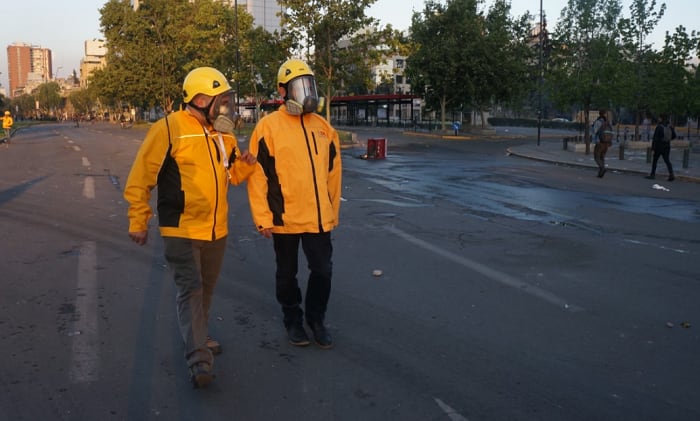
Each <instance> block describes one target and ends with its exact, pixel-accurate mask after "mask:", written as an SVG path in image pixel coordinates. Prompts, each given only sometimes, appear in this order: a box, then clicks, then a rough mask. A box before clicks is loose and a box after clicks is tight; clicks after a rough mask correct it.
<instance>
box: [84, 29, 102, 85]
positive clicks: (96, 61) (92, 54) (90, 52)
mask: <svg viewBox="0 0 700 421" xmlns="http://www.w3.org/2000/svg"><path fill="white" fill-rule="evenodd" d="M106 56H107V47H105V42H104V40H101V39H92V40H88V41H85V56H83V58H82V60H80V87H81V88H87V86H88V84H89V83H90V75H91V74H92V73H93V72H94V71H95V70H97V69H101V68H103V67H104V66H105V64H106V63H107V59H106Z"/></svg>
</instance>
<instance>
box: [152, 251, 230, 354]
mask: <svg viewBox="0 0 700 421" xmlns="http://www.w3.org/2000/svg"><path fill="white" fill-rule="evenodd" d="M163 243H164V246H165V259H166V260H167V261H168V263H169V264H170V267H171V268H172V270H173V272H174V279H175V287H176V288H177V297H176V304H177V317H178V323H179V325H180V334H181V335H182V340H183V341H184V343H185V359H186V360H187V366H188V367H192V366H193V365H194V364H197V363H199V362H206V363H209V365H210V367H213V362H214V356H213V355H212V353H211V351H209V349H208V348H207V335H208V334H209V308H210V307H211V299H212V295H213V293H214V286H216V281H217V280H218V278H219V273H220V271H221V263H222V262H223V259H224V251H225V250H226V237H224V238H220V239H218V240H216V241H201V240H190V239H187V238H177V237H163Z"/></svg>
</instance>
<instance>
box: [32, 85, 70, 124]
mask: <svg viewBox="0 0 700 421" xmlns="http://www.w3.org/2000/svg"><path fill="white" fill-rule="evenodd" d="M32 94H33V97H34V99H35V100H36V102H37V103H38V104H39V110H41V113H42V114H43V115H44V116H49V115H51V114H53V113H54V111H55V110H56V109H57V108H60V107H61V105H62V103H63V99H62V98H61V86H60V85H59V84H58V83H57V82H53V81H52V82H46V83H42V84H41V85H39V86H37V88H36V90H34V92H33V93H32Z"/></svg>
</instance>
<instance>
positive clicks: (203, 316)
mask: <svg viewBox="0 0 700 421" xmlns="http://www.w3.org/2000/svg"><path fill="white" fill-rule="evenodd" d="M182 90H183V102H184V103H185V104H186V107H185V109H184V110H182V111H177V112H175V113H172V114H170V115H167V116H166V117H164V118H162V119H161V120H159V121H158V122H156V123H155V124H154V125H153V126H152V127H151V128H150V130H149V131H148V133H147V134H146V138H145V139H144V142H143V144H142V145H141V147H140V149H139V151H138V153H137V155H136V159H135V160H134V163H133V166H132V168H131V172H130V173H129V178H128V180H127V182H126V186H125V188H124V197H125V198H126V200H127V201H128V202H129V205H130V206H129V211H128V215H129V237H130V238H131V240H132V241H134V242H135V243H137V244H139V245H143V244H145V243H146V240H147V238H148V221H149V219H150V218H151V216H153V211H152V210H151V207H150V205H149V201H150V197H151V190H152V189H153V188H154V187H156V186H157V187H158V205H157V207H158V224H159V227H160V234H161V236H162V237H163V243H164V247H165V258H166V260H167V261H168V263H169V265H170V267H171V268H172V269H173V272H174V279H175V286H176V288H177V298H176V301H177V312H178V323H179V325H180V333H181V335H182V339H183V341H184V344H185V359H186V360H187V364H188V367H189V368H190V375H191V380H192V382H193V384H194V386H195V387H205V386H207V385H208V384H209V383H210V382H211V381H212V366H213V362H214V360H213V352H214V353H218V352H220V346H219V345H218V343H216V342H215V341H213V340H211V339H210V338H209V335H208V323H209V308H210V305H211V300H212V294H213V291H214V286H215V285H216V282H217V279H218V277H219V273H220V270H221V264H222V261H223V257H224V251H225V248H226V236H227V235H228V224H227V217H228V202H227V198H226V194H227V191H228V185H229V183H232V184H239V183H241V182H243V181H244V180H245V179H246V178H247V177H248V176H250V174H251V173H252V172H253V170H254V168H255V167H254V164H255V157H254V156H253V155H251V154H250V153H248V152H247V151H246V152H243V153H240V151H239V150H238V145H237V141H236V138H235V137H234V136H233V134H232V132H233V106H234V101H233V91H232V89H231V87H230V85H229V83H228V81H227V79H226V77H224V75H223V74H222V73H221V72H219V71H218V70H216V69H214V68H211V67H200V68H196V69H194V70H192V71H191V72H190V73H189V74H188V75H187V77H186V78H185V81H184V83H183V86H182Z"/></svg>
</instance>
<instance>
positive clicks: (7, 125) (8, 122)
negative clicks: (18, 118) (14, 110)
mask: <svg viewBox="0 0 700 421" xmlns="http://www.w3.org/2000/svg"><path fill="white" fill-rule="evenodd" d="M13 124H15V121H14V120H13V119H12V114H11V113H10V112H9V111H5V115H3V117H2V129H3V131H4V132H5V143H10V138H11V137H12V125H13Z"/></svg>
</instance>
